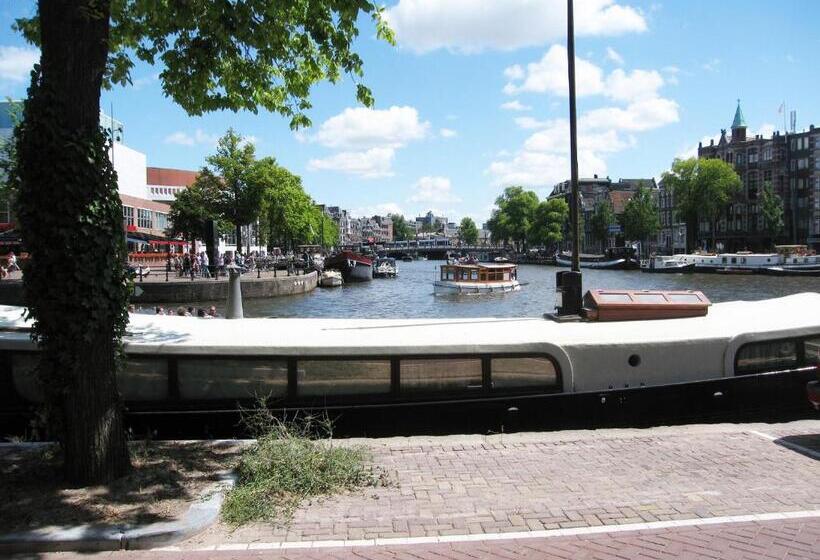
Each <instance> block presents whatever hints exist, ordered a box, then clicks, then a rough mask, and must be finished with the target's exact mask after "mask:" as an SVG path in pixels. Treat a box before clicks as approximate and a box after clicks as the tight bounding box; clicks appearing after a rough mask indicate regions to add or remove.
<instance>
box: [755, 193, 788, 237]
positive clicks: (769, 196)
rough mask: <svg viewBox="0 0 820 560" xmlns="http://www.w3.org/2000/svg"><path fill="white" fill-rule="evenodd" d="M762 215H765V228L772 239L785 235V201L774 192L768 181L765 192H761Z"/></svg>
mask: <svg viewBox="0 0 820 560" xmlns="http://www.w3.org/2000/svg"><path fill="white" fill-rule="evenodd" d="M760 213H761V214H762V215H763V227H765V228H766V232H767V233H768V234H769V235H770V236H771V237H772V239H774V238H776V237H777V236H778V235H780V234H781V233H783V229H784V227H785V224H784V223H783V199H781V198H780V195H779V194H777V193H776V192H774V189H773V188H772V184H771V183H770V182H768V181H766V182H765V183H763V190H761V192H760Z"/></svg>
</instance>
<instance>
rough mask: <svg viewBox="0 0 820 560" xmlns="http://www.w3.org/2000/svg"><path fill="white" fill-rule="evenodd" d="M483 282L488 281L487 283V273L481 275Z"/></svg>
mask: <svg viewBox="0 0 820 560" xmlns="http://www.w3.org/2000/svg"><path fill="white" fill-rule="evenodd" d="M481 281H482V282H486V281H487V273H486V272H482V273H481Z"/></svg>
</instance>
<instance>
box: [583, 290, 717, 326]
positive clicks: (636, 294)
mask: <svg viewBox="0 0 820 560" xmlns="http://www.w3.org/2000/svg"><path fill="white" fill-rule="evenodd" d="M711 304H712V302H710V301H709V299H708V298H707V297H706V296H705V295H703V292H699V291H694V290H681V291H664V290H590V291H588V292H587V293H586V295H585V296H584V310H585V312H586V316H587V319H590V320H592V321H637V320H645V319H675V318H678V317H700V316H703V315H706V313H707V312H708V310H709V306H710V305H711Z"/></svg>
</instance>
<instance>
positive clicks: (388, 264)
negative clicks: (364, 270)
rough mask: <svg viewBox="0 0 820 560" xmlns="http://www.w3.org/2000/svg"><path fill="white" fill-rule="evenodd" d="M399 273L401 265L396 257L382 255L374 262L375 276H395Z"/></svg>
mask: <svg viewBox="0 0 820 560" xmlns="http://www.w3.org/2000/svg"><path fill="white" fill-rule="evenodd" d="M398 275H399V265H398V264H396V259H394V258H391V257H380V258H378V259H376V261H375V262H374V263H373V278H395V277H396V276H398Z"/></svg>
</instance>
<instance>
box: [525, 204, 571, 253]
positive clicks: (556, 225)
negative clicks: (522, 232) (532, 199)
mask: <svg viewBox="0 0 820 560" xmlns="http://www.w3.org/2000/svg"><path fill="white" fill-rule="evenodd" d="M568 218H569V204H567V201H566V200H564V199H563V198H551V199H549V200H544V201H542V202H540V203H539V204H538V206H537V207H536V209H535V216H534V218H533V223H532V227H531V229H530V235H529V238H530V243H532V244H534V245H543V246H544V247H547V248H554V247H555V246H556V245H557V244H558V243H559V242H560V241H561V240H562V239H563V238H564V225H565V224H566V223H567V219H568Z"/></svg>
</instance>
